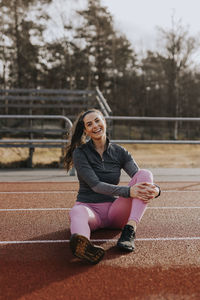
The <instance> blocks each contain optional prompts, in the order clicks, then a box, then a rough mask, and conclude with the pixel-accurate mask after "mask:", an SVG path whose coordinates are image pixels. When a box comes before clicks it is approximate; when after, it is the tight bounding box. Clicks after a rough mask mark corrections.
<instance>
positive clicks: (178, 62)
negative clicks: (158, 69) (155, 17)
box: [160, 18, 195, 117]
mask: <svg viewBox="0 0 200 300" xmlns="http://www.w3.org/2000/svg"><path fill="white" fill-rule="evenodd" d="M160 33H161V38H162V40H163V41H164V48H163V51H162V52H163V53H160V60H161V63H162V66H163V69H164V71H165V74H166V79H167V82H168V103H169V108H168V113H169V114H170V115H171V116H176V117H178V116H180V115H181V97H180V91H181V77H182V76H184V73H185V72H187V71H188V69H189V65H190V62H191V56H192V54H193V52H194V50H195V39H194V38H193V37H191V36H189V33H188V31H187V30H185V28H184V27H183V26H182V25H181V22H180V21H179V22H177V23H175V22H174V18H172V28H171V29H170V30H169V31H166V30H163V29H160Z"/></svg>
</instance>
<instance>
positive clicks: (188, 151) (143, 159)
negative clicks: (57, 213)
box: [0, 144, 200, 168]
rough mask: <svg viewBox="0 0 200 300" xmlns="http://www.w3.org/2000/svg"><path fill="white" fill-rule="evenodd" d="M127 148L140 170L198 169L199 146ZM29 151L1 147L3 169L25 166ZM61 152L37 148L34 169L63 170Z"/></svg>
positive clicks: (0, 154) (134, 146) (140, 146)
mask: <svg viewBox="0 0 200 300" xmlns="http://www.w3.org/2000/svg"><path fill="white" fill-rule="evenodd" d="M122 146H124V147H125V148H126V149H127V150H128V151H129V152H130V153H131V154H132V155H133V157H134V159H135V161H136V162H137V163H138V165H139V166H140V168H161V167H163V168H199V167H200V155H199V150H200V145H168V144H166V145H165V144H164V145H159V144H155V145H153V144H135V145H131V144H127V145H122ZM28 156H29V151H28V149H26V148H0V168H17V167H26V166H27V160H28ZM61 157H62V153H61V150H60V149H46V148H37V149H35V152H34V154H33V167H34V168H38V167H40V168H41V167H43V168H44V167H55V168H58V167H61V163H60V161H61Z"/></svg>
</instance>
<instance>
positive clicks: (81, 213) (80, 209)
mask: <svg viewBox="0 0 200 300" xmlns="http://www.w3.org/2000/svg"><path fill="white" fill-rule="evenodd" d="M69 216H70V219H72V218H82V217H87V216H88V214H87V211H86V209H85V207H84V206H83V205H75V206H74V207H72V209H71V210H70V212H69Z"/></svg>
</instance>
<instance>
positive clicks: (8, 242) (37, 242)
mask: <svg viewBox="0 0 200 300" xmlns="http://www.w3.org/2000/svg"><path fill="white" fill-rule="evenodd" d="M196 240H200V236H197V237H196V236H194V237H167V238H164V237H163V238H162V237H161V238H138V239H136V241H140V242H154V241H156V242H160V241H196ZM91 241H92V242H107V243H113V242H117V241H118V240H117V239H91ZM50 243H69V240H32V241H0V245H8V244H11V245H12V244H50Z"/></svg>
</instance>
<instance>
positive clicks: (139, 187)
mask: <svg viewBox="0 0 200 300" xmlns="http://www.w3.org/2000/svg"><path fill="white" fill-rule="evenodd" d="M157 194H158V191H157V188H156V186H155V185H154V184H152V183H148V182H139V183H136V184H135V185H133V186H131V188H130V197H131V198H138V199H140V200H142V201H143V202H144V203H149V202H150V200H151V199H154V198H155V197H156V196H157Z"/></svg>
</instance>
